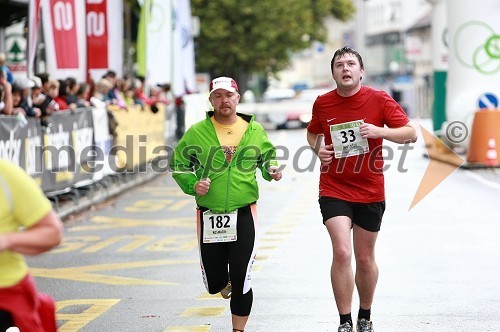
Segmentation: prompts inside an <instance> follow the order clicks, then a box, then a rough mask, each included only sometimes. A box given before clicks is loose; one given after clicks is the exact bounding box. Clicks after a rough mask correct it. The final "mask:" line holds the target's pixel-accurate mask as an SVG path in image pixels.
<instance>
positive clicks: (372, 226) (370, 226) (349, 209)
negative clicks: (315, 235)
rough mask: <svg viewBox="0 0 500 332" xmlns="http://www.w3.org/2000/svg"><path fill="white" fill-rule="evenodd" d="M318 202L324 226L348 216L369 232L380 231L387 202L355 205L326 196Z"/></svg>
mask: <svg viewBox="0 0 500 332" xmlns="http://www.w3.org/2000/svg"><path fill="white" fill-rule="evenodd" d="M318 201H319V207H320V209H321V214H322V215H323V224H324V223H325V222H326V221H327V220H328V219H330V218H333V217H338V216H346V217H349V218H351V221H352V222H353V224H356V225H358V226H359V227H361V228H363V229H365V230H367V231H370V232H378V231H380V225H381V224H382V216H383V215H384V211H385V201H382V202H375V203H354V202H348V201H344V200H341V199H338V198H332V197H325V196H321V197H320V198H319V200H318Z"/></svg>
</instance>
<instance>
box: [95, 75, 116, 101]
mask: <svg viewBox="0 0 500 332" xmlns="http://www.w3.org/2000/svg"><path fill="white" fill-rule="evenodd" d="M112 88H113V85H112V83H111V82H110V81H109V80H107V79H105V78H101V79H100V80H99V82H97V84H96V87H95V92H94V97H96V98H97V99H99V100H101V101H105V96H107V95H108V93H109V90H111V89H112ZM108 96H109V95H108ZM107 101H108V102H109V99H108V100H107Z"/></svg>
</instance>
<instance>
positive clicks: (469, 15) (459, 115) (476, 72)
mask: <svg viewBox="0 0 500 332" xmlns="http://www.w3.org/2000/svg"><path fill="white" fill-rule="evenodd" d="M447 1H448V2H447V11H448V17H447V19H448V28H449V42H450V45H449V46H450V47H449V71H448V79H447V98H446V105H447V106H446V113H447V120H448V121H449V122H452V121H462V122H465V123H466V124H467V125H470V124H471V122H472V119H473V116H474V112H475V111H476V110H478V109H479V108H482V106H481V105H485V106H488V108H494V107H495V104H496V105H497V106H496V107H497V108H498V97H500V79H499V77H500V47H499V45H500V38H499V37H498V36H499V33H500V19H499V17H500V1H498V0H475V1H470V0H447ZM495 96H496V98H495ZM495 99H496V102H495ZM463 144H464V146H466V145H467V144H468V141H467V142H464V143H463Z"/></svg>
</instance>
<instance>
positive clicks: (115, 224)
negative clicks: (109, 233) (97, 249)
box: [69, 216, 196, 232]
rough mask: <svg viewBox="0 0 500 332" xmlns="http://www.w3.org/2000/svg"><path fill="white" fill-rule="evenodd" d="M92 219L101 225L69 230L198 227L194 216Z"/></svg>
mask: <svg viewBox="0 0 500 332" xmlns="http://www.w3.org/2000/svg"><path fill="white" fill-rule="evenodd" d="M91 221H92V222H94V223H97V224H100V225H87V226H75V227H71V228H70V229H69V231H70V232H79V231H89V230H102V229H108V228H125V227H139V226H158V227H182V228H192V229H194V228H195V227H196V222H195V219H194V217H193V218H191V217H187V218H169V219H156V220H151V219H147V220H141V219H129V218H115V217H106V216H95V217H93V218H92V219H91Z"/></svg>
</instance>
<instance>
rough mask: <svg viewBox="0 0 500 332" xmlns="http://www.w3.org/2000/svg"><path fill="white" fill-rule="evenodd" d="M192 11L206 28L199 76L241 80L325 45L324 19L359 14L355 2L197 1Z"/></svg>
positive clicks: (198, 47)
mask: <svg viewBox="0 0 500 332" xmlns="http://www.w3.org/2000/svg"><path fill="white" fill-rule="evenodd" d="M340 7H342V8H340ZM191 8H192V14H193V16H198V17H199V19H200V25H201V26H200V35H199V36H198V37H197V38H196V39H195V45H196V66H197V71H199V72H208V73H210V75H211V76H212V77H216V76H221V75H226V76H232V77H235V78H237V77H242V76H245V75H247V74H251V73H267V72H271V73H275V72H277V71H279V70H282V69H284V68H286V66H287V65H288V63H289V58H290V56H291V54H292V53H293V52H296V51H299V50H302V49H305V48H307V47H309V46H310V44H311V43H312V42H313V41H315V40H316V41H324V40H325V37H326V31H325V29H324V26H323V18H324V17H326V16H329V15H332V13H333V14H334V15H336V16H337V15H338V16H337V17H338V18H339V19H341V20H347V19H348V18H350V16H351V15H352V14H353V12H354V6H353V4H352V0H280V1H276V0H191Z"/></svg>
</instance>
